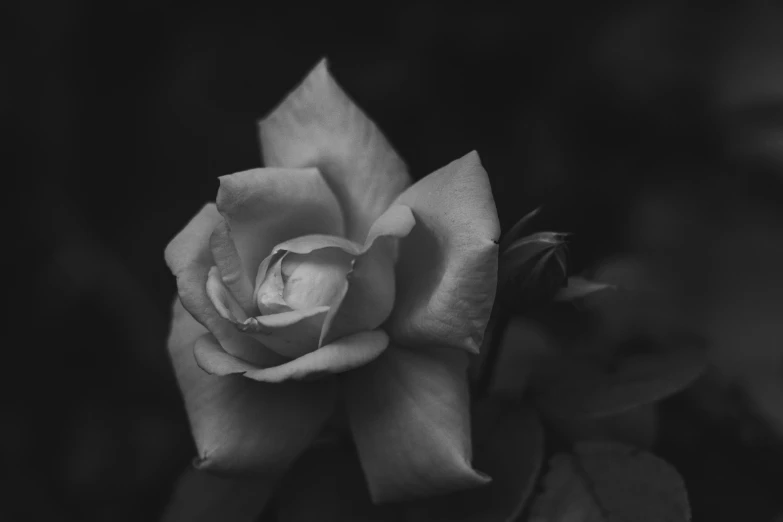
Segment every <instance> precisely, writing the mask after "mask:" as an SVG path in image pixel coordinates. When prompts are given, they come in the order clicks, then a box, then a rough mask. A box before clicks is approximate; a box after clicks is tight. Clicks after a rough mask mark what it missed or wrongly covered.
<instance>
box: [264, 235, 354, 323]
mask: <svg viewBox="0 0 783 522" xmlns="http://www.w3.org/2000/svg"><path fill="white" fill-rule="evenodd" d="M350 270H351V256H350V255H349V254H347V253H345V252H344V251H342V250H341V249H339V248H322V249H319V250H315V251H313V252H310V253H309V254H295V253H293V252H289V253H286V254H284V255H283V256H281V257H280V259H278V260H277V262H276V263H274V264H273V265H272V266H270V267H269V269H268V270H267V273H266V276H265V277H264V280H263V281H262V282H261V284H260V285H259V287H258V289H257V291H256V300H257V302H258V308H259V311H260V312H261V313H262V314H263V315H268V314H274V313H280V312H284V311H289V310H303V309H308V308H314V307H317V306H324V305H329V304H331V303H332V302H333V301H334V299H335V298H336V297H337V295H338V294H339V292H340V291H341V290H342V288H343V286H344V284H345V277H346V275H347V274H348V272H349V271H350Z"/></svg>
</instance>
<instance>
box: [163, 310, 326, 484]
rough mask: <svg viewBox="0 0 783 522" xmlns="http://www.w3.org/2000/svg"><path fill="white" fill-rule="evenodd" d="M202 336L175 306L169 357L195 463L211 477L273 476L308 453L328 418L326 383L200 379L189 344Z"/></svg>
mask: <svg viewBox="0 0 783 522" xmlns="http://www.w3.org/2000/svg"><path fill="white" fill-rule="evenodd" d="M206 332H207V330H206V329H205V328H204V327H203V326H201V325H200V324H199V323H197V322H196V321H195V320H194V319H193V318H192V317H191V316H190V314H189V313H188V312H187V311H186V310H185V309H184V308H183V307H182V306H181V304H180V303H179V301H177V302H176V303H175V304H174V313H173V323H172V328H171V335H170V336H169V340H168V348H169V353H170V355H171V359H172V362H173V364H174V370H175V373H176V375H177V380H178V381H179V385H180V388H181V389H182V395H183V397H184V398H185V407H186V409H187V411H188V417H189V418H190V424H191V429H192V431H193V436H194V438H195V441H196V447H197V450H198V455H199V460H198V462H197V466H198V467H200V468H206V469H208V470H214V471H221V472H222V471H232V472H238V471H245V472H256V473H263V474H277V473H280V472H282V471H284V470H285V468H287V467H288V465H289V464H290V463H291V462H292V461H293V460H294V459H295V458H296V457H297V456H298V455H299V454H300V453H301V452H302V451H303V450H304V449H305V447H307V446H308V445H309V444H310V443H311V442H312V441H313V439H314V438H315V437H316V436H317V434H318V433H319V431H320V429H321V427H322V425H323V423H324V422H325V420H326V418H327V417H328V416H329V415H330V414H331V411H332V406H333V399H334V389H333V387H332V386H331V383H330V382H329V381H326V380H324V381H320V382H314V383H295V384H275V385H266V384H262V383H258V382H254V381H251V380H249V379H243V378H241V377H215V376H212V375H208V374H206V373H204V371H203V370H202V369H201V368H199V367H198V366H197V365H196V361H195V360H194V358H193V344H194V342H195V341H196V339H197V338H199V337H201V336H203V335H204V334H206Z"/></svg>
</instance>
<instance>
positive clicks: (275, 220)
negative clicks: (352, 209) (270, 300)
mask: <svg viewBox="0 0 783 522" xmlns="http://www.w3.org/2000/svg"><path fill="white" fill-rule="evenodd" d="M217 208H218V210H219V211H220V213H221V214H222V215H223V217H224V218H225V220H226V222H227V224H228V228H229V229H230V230H231V237H232V238H233V240H234V244H235V245H236V249H237V251H238V252H239V257H240V259H241V261H242V266H243V267H244V269H245V271H246V272H247V275H248V277H250V278H251V280H252V279H254V278H255V277H256V272H257V270H258V267H259V264H260V263H261V261H262V260H263V259H264V258H265V257H266V256H267V255H268V254H269V253H270V252H271V250H272V248H273V247H274V246H275V245H277V244H278V243H281V242H282V241H285V240H286V239H290V238H292V237H298V236H303V235H309V234H333V235H338V236H339V235H342V234H343V232H344V226H343V215H342V211H341V210H340V205H339V204H338V202H337V199H336V197H335V195H334V193H333V192H332V191H331V189H330V188H329V186H328V185H327V184H326V181H325V180H324V178H323V177H322V176H321V173H320V172H318V170H317V169H314V168H309V169H278V168H267V169H253V170H247V171H244V172H238V173H236V174H231V175H229V176H222V177H221V178H220V188H219V189H218V195H217Z"/></svg>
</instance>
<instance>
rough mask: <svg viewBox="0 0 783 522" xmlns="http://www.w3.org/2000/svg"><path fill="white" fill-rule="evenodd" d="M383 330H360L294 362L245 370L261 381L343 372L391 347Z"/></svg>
mask: <svg viewBox="0 0 783 522" xmlns="http://www.w3.org/2000/svg"><path fill="white" fill-rule="evenodd" d="M388 344H389V336H388V335H386V332H384V331H383V330H373V331H371V332H360V333H357V334H354V335H349V336H347V337H343V338H342V339H339V340H337V341H335V342H333V343H331V344H327V345H326V346H322V347H321V348H319V349H317V350H316V351H314V352H310V353H308V354H306V355H303V356H302V357H299V358H298V359H294V360H293V361H291V362H287V363H285V364H281V365H279V366H275V367H273V368H263V369H257V370H253V371H248V372H247V373H245V377H248V378H250V379H255V380H257V381H262V382H282V381H287V380H290V379H293V380H303V379H308V380H309V379H313V378H316V377H320V376H322V375H325V374H332V373H342V372H346V371H348V370H352V369H354V368H357V367H359V366H363V365H365V364H367V363H368V362H370V361H372V360H373V359H375V358H376V357H378V356H379V355H380V354H381V353H382V352H383V351H384V350H385V349H386V347H387V346H388Z"/></svg>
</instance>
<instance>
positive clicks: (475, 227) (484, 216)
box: [389, 152, 500, 353]
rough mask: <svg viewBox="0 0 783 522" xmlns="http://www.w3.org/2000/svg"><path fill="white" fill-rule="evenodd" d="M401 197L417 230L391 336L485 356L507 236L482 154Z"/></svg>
mask: <svg viewBox="0 0 783 522" xmlns="http://www.w3.org/2000/svg"><path fill="white" fill-rule="evenodd" d="M397 202H398V203H401V204H403V205H407V206H408V207H410V208H411V209H412V210H413V214H414V216H415V217H416V227H415V228H414V229H413V231H412V232H411V234H410V235H408V237H406V238H405V239H403V240H402V241H401V242H400V258H399V261H398V265H397V292H398V295H397V300H396V302H395V306H394V312H393V313H392V317H391V319H390V323H389V324H390V326H389V332H390V334H391V336H392V339H394V340H395V342H400V343H401V344H405V345H407V346H420V345H426V344H429V343H438V344H448V345H450V346H454V347H459V348H463V349H465V350H468V351H470V352H473V353H478V350H479V347H480V346H481V341H482V338H483V335H484V330H485V329H486V326H487V322H488V320H489V315H490V312H491V311H492V304H493V301H494V299H495V287H496V284H497V267H498V247H497V244H496V243H495V241H496V240H497V239H498V237H499V235H500V225H499V223H498V217H497V212H496V211H495V202H494V200H493V199H492V191H491V188H490V185H489V179H488V178H487V173H486V172H485V171H484V168H483V167H482V166H481V163H480V161H479V157H478V154H476V153H475V152H471V153H470V154H468V155H466V156H464V157H463V158H461V159H458V160H456V161H454V162H452V163H450V164H448V165H446V166H445V167H443V168H442V169H440V170H438V171H436V172H434V173H432V174H430V175H429V176H426V177H425V178H423V179H422V180H420V181H419V182H417V183H416V184H415V185H413V186H412V187H410V188H409V189H408V190H406V191H405V192H404V193H403V194H402V195H401V196H400V197H399V199H398V200H397Z"/></svg>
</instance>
